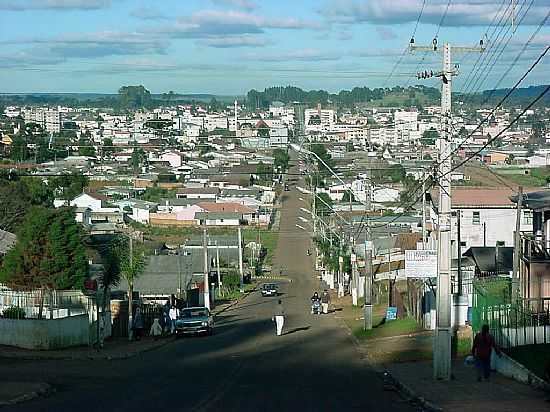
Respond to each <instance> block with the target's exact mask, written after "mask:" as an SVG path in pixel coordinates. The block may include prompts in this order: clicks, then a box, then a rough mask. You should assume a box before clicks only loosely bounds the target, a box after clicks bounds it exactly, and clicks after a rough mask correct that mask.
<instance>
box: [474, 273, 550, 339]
mask: <svg viewBox="0 0 550 412" xmlns="http://www.w3.org/2000/svg"><path fill="white" fill-rule="evenodd" d="M515 286H516V283H515V282H512V280H511V279H509V278H492V279H479V280H476V281H475V282H474V284H473V287H474V296H473V310H472V327H473V329H474V331H475V332H478V331H479V330H480V329H481V326H482V325H484V324H487V325H489V329H490V331H491V334H492V335H493V336H494V338H495V341H496V342H497V344H498V345H499V346H501V347H502V348H505V349H509V348H512V347H515V346H523V345H536V344H541V343H550V298H530V299H524V298H517V297H515V296H514V290H517V289H515Z"/></svg>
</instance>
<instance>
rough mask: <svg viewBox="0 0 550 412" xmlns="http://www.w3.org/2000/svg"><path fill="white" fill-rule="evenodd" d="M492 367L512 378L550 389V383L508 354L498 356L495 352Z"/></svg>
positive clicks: (535, 386) (536, 386) (538, 387)
mask: <svg viewBox="0 0 550 412" xmlns="http://www.w3.org/2000/svg"><path fill="white" fill-rule="evenodd" d="M491 367H492V369H494V370H496V371H497V372H498V373H500V374H502V375H504V376H507V377H508V378H512V379H514V380H516V381H518V382H522V383H526V384H528V385H531V386H532V387H534V388H537V389H543V390H549V389H550V385H549V384H548V383H546V382H545V381H544V380H542V379H541V378H539V377H538V376H537V375H535V374H534V373H533V372H531V371H530V370H529V369H527V368H526V367H525V366H523V365H522V364H521V363H519V362H516V361H515V360H514V359H512V358H510V357H509V356H507V355H506V354H504V353H503V354H502V356H500V357H499V356H496V355H495V354H494V353H493V355H492V356H491Z"/></svg>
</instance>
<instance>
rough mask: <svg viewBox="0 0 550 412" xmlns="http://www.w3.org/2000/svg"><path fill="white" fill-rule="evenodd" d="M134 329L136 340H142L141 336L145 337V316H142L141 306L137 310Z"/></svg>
mask: <svg viewBox="0 0 550 412" xmlns="http://www.w3.org/2000/svg"><path fill="white" fill-rule="evenodd" d="M132 329H133V331H134V339H135V340H141V336H142V335H143V316H142V315H141V308H140V307H139V306H138V307H137V308H136V313H135V315H134V319H133V324H132Z"/></svg>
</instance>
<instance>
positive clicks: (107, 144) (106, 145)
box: [101, 137, 115, 157]
mask: <svg viewBox="0 0 550 412" xmlns="http://www.w3.org/2000/svg"><path fill="white" fill-rule="evenodd" d="M101 150H102V152H103V155H104V156H107V157H111V155H112V154H113V153H114V152H115V148H114V147H113V139H111V138H110V137H106V138H105V139H103V146H102V147H101Z"/></svg>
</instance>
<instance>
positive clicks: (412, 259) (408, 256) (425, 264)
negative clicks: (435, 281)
mask: <svg viewBox="0 0 550 412" xmlns="http://www.w3.org/2000/svg"><path fill="white" fill-rule="evenodd" d="M405 276H406V277H408V278H435V277H437V251H436V250H405Z"/></svg>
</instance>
